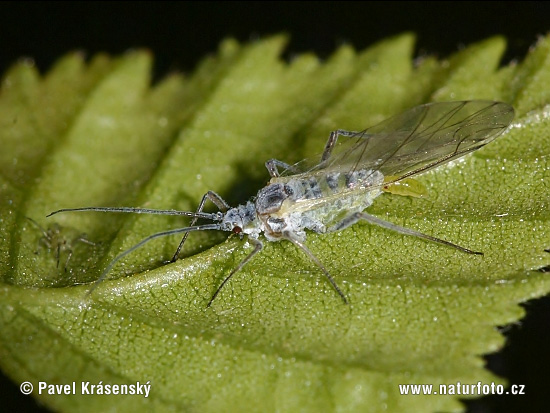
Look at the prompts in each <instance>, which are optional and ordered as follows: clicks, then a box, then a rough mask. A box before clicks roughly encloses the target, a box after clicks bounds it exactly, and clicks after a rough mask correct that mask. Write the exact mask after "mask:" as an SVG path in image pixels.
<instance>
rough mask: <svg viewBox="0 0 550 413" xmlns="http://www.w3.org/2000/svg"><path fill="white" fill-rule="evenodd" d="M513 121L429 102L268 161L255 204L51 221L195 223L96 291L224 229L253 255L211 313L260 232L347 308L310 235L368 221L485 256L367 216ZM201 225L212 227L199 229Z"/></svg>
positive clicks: (473, 105) (503, 110) (497, 105)
mask: <svg viewBox="0 0 550 413" xmlns="http://www.w3.org/2000/svg"><path fill="white" fill-rule="evenodd" d="M513 118H514V109H513V108H512V107H511V106H510V105H508V104H506V103H501V102H491V101H481V100H474V101H463V102H441V103H429V104H426V105H421V106H417V107H414V108H412V109H409V110H407V111H406V112H404V113H402V114H400V115H397V116H395V117H392V118H390V119H387V120H385V121H383V122H382V123H380V124H378V125H376V126H373V127H371V128H369V129H365V130H364V131H361V132H352V131H346V130H336V131H333V132H331V134H330V136H329V138H328V141H327V143H326V145H325V149H324V152H323V154H322V155H321V157H320V159H313V160H311V159H305V160H303V161H301V162H298V163H297V164H295V165H289V164H286V163H284V162H281V161H279V160H276V159H271V160H269V161H267V162H266V168H267V170H268V171H269V174H270V175H271V180H270V181H269V184H268V185H267V186H266V187H264V188H262V189H261V190H260V191H259V192H258V194H257V195H256V197H255V198H253V199H252V200H250V201H248V202H247V203H245V204H244V205H239V206H237V207H234V208H232V207H230V206H229V204H228V203H227V202H226V201H224V200H223V198H222V197H221V196H219V195H218V194H216V193H215V192H213V191H208V192H207V193H206V194H205V195H204V196H203V197H202V200H201V202H200V203H199V207H198V209H197V211H196V212H188V211H177V210H155V209H145V208H127V207H120V208H111V207H87V208H71V209H61V210H58V211H55V212H52V213H51V214H50V216H51V215H54V214H57V213H60V212H68V211H100V212H125V213H139V214H160V215H183V216H188V217H191V218H192V220H191V224H190V226H189V227H185V228H177V229H172V230H168V231H163V232H159V233H157V234H153V235H150V236H149V237H147V238H145V239H144V240H142V241H141V242H139V243H138V244H136V245H135V246H133V247H132V248H130V249H128V250H126V251H124V252H122V253H121V254H119V255H118V256H117V257H115V258H114V259H113V261H111V263H110V264H109V265H108V266H107V267H106V268H105V270H104V271H103V274H102V275H101V277H100V278H99V279H98V281H97V282H96V284H95V285H97V283H98V282H100V281H101V280H103V279H104V278H105V276H106V274H107V273H108V272H109V271H110V270H111V268H113V266H114V265H115V264H116V263H117V262H118V261H119V260H120V259H121V258H123V257H124V256H126V255H128V254H130V253H131V252H133V251H135V250H136V249H137V248H139V247H141V246H142V245H143V244H145V243H146V242H149V241H151V240H153V239H155V238H159V237H164V236H168V235H172V234H179V233H183V234H184V235H183V238H182V240H181V242H180V244H179V246H178V248H177V250H176V253H175V254H174V256H173V258H172V261H175V260H176V259H177V258H178V255H179V253H180V251H181V248H182V247H183V244H184V243H185V240H186V239H187V236H188V235H189V233H190V232H192V231H206V230H220V231H227V232H233V233H235V234H239V235H240V236H241V237H242V236H243V234H247V235H248V239H249V240H250V242H251V244H252V245H253V246H254V250H253V251H252V252H251V253H250V254H248V256H247V257H246V258H245V259H244V260H242V261H241V263H240V264H239V265H238V266H237V267H236V268H235V269H233V270H232V271H231V273H230V274H229V275H228V276H227V277H226V278H225V279H224V280H223V282H222V283H221V284H220V286H219V287H218V288H217V290H216V292H215V293H214V294H213V295H212V298H211V299H210V301H209V302H208V305H207V306H208V307H209V306H210V305H211V304H212V302H213V301H214V299H215V298H216V296H217V295H218V294H219V292H220V291H221V289H222V288H223V286H224V285H225V284H226V283H227V282H228V281H229V280H230V279H231V277H233V275H235V273H237V272H238V271H239V270H240V269H242V268H243V267H244V266H245V265H246V264H247V263H248V262H249V261H250V260H251V259H252V257H254V255H256V254H257V253H258V252H260V251H261V250H262V248H263V243H262V241H261V240H260V239H259V237H260V234H262V233H263V234H264V237H265V238H266V239H267V240H268V241H280V240H287V241H290V242H292V243H293V244H294V245H296V246H297V247H298V248H300V249H301V250H302V251H303V252H304V253H305V254H306V255H307V256H308V257H309V259H310V260H311V261H313V262H314V263H315V264H316V265H317V266H318V267H319V268H320V269H321V271H322V272H323V273H324V275H325V276H326V278H327V279H328V281H329V282H330V284H331V285H332V287H333V288H334V289H335V290H336V292H337V293H338V294H339V295H340V297H341V298H342V300H343V301H344V303H347V299H346V296H345V295H344V293H343V292H342V291H341V290H340V288H339V287H338V285H337V284H336V282H335V281H334V279H333V278H332V277H331V275H330V273H329V272H328V270H327V269H326V268H325V266H324V265H323V264H322V263H321V261H320V260H319V259H318V258H317V257H316V256H315V255H313V253H312V252H311V251H310V250H309V249H308V248H307V247H306V245H305V244H304V241H305V239H306V232H305V230H306V229H307V230H311V231H313V232H317V233H327V232H333V231H340V230H342V229H344V228H346V227H349V226H350V225H353V224H355V223H356V222H357V221H360V220H365V221H368V222H370V223H372V224H375V225H379V226H381V227H384V228H387V229H390V230H393V231H396V232H399V233H401V234H405V235H413V236H416V237H420V238H424V239H426V240H429V241H433V242H437V243H439V244H444V245H447V246H450V247H453V248H456V249H458V250H460V251H462V252H465V253H468V254H479V255H482V253H481V252H475V251H472V250H470V249H467V248H464V247H461V246H459V245H456V244H453V243H451V242H449V241H445V240H442V239H439V238H435V237H432V236H430V235H426V234H423V233H420V232H418V231H415V230H411V229H408V228H404V227H400V226H398V225H395V224H392V223H391V222H387V221H383V220H382V219H380V218H377V217H375V216H373V215H370V214H367V213H366V212H363V210H365V209H366V208H367V207H369V206H370V205H371V204H372V203H373V201H374V199H375V198H376V197H377V196H379V195H380V194H381V193H382V192H383V191H384V190H388V188H391V186H392V184H397V183H399V182H401V181H403V180H404V179H406V178H409V177H412V176H414V175H417V174H420V173H422V172H425V171H428V170H430V169H432V168H435V167H436V166H439V165H441V164H443V163H445V162H449V161H450V160H452V159H456V158H459V157H461V156H464V155H466V154H467V153H470V152H473V151H475V150H477V149H479V148H481V147H482V146H484V145H486V144H487V143H489V142H491V141H492V140H493V139H495V138H496V137H497V136H498V135H500V134H501V133H502V132H503V131H504V130H505V129H506V128H507V127H508V125H509V124H510V123H511V121H512V119H513ZM339 138H340V139H339ZM279 168H281V172H279ZM390 192H391V191H390ZM206 200H210V201H211V202H212V203H214V205H216V207H217V208H218V209H219V212H216V213H207V212H203V207H204V204H205V202H206ZM199 218H203V219H206V220H210V221H212V223H210V224H203V225H195V223H196V221H197V220H198V219H199ZM95 285H94V287H95ZM94 287H92V290H93V288H94ZM90 291H91V290H90Z"/></svg>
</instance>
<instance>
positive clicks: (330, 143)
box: [321, 129, 361, 164]
mask: <svg viewBox="0 0 550 413" xmlns="http://www.w3.org/2000/svg"><path fill="white" fill-rule="evenodd" d="M360 133H361V132H353V131H347V130H343V129H338V130H334V131H332V132H330V136H329V137H328V140H327V143H326V144H325V149H324V150H323V155H322V156H321V164H322V163H323V162H326V161H327V160H328V159H329V158H330V155H331V154H332V150H333V149H334V146H335V145H336V142H338V136H348V137H349V136H356V135H358V134H360Z"/></svg>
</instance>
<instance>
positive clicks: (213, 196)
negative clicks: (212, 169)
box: [170, 191, 231, 262]
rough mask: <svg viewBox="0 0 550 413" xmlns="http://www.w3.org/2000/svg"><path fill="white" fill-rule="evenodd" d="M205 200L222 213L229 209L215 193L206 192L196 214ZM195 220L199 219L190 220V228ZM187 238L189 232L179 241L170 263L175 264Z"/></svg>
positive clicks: (199, 211)
mask: <svg viewBox="0 0 550 413" xmlns="http://www.w3.org/2000/svg"><path fill="white" fill-rule="evenodd" d="M207 199H209V200H210V201H212V203H213V204H214V205H216V206H217V207H218V209H219V210H220V211H222V212H226V211H227V210H228V209H229V208H231V207H230V206H229V204H228V203H227V202H225V200H224V199H223V198H222V197H221V196H219V195H218V194H217V193H215V192H214V191H208V192H207V193H206V194H204V195H203V197H202V199H201V202H200V203H199V207H198V208H197V213H201V212H202V209H203V208H204V204H205V202H206V200H207ZM197 219H199V218H198V217H196V216H195V217H194V218H193V219H192V220H191V224H190V226H193V225H195V223H196V222H197ZM188 236H189V232H186V233H185V234H184V235H183V238H182V239H181V241H180V243H179V245H178V249H177V250H176V252H175V253H174V256H173V257H172V259H171V260H170V262H176V260H177V259H178V256H179V255H180V252H181V249H182V248H183V244H185V241H186V240H187V237H188Z"/></svg>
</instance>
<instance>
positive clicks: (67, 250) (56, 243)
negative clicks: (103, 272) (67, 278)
mask: <svg viewBox="0 0 550 413" xmlns="http://www.w3.org/2000/svg"><path fill="white" fill-rule="evenodd" d="M27 219H28V220H29V222H31V223H32V224H33V225H34V226H35V227H37V228H38V229H39V230H40V231H41V232H42V237H40V239H39V240H38V247H44V248H46V249H47V250H50V251H54V254H55V260H56V268H59V262H60V260H61V256H62V255H63V254H65V255H66V256H67V258H66V259H65V264H64V265H63V271H64V272H67V268H68V266H69V261H70V260H71V258H72V256H73V248H74V245H76V243H79V242H80V243H82V244H87V245H96V244H95V243H94V242H92V241H90V240H88V239H87V238H86V235H85V234H78V235H75V234H72V236H70V237H69V238H67V236H66V234H63V229H62V227H61V226H60V225H59V224H52V225H49V226H48V228H47V229H45V228H43V227H42V226H41V225H40V224H39V223H38V222H36V221H35V220H34V219H32V218H29V217H27ZM35 254H38V250H36V251H35Z"/></svg>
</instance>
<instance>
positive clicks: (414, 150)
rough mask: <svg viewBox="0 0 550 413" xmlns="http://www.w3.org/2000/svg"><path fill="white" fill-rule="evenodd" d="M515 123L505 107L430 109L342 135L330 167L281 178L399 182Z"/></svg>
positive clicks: (473, 104)
mask: <svg viewBox="0 0 550 413" xmlns="http://www.w3.org/2000/svg"><path fill="white" fill-rule="evenodd" d="M513 118H514V109H513V108H512V106H510V105H508V104H506V103H502V102H492V101H483V100H473V101H462V102H439V103H429V104H426V105H421V106H417V107H414V108H412V109H409V110H407V111H406V112H403V113H402V114H400V115H397V116H394V117H392V118H389V119H387V120H385V121H383V122H381V123H379V124H378V125H375V126H373V127H371V128H369V129H366V130H364V131H362V132H345V131H342V133H341V134H340V138H339V139H338V140H337V142H336V143H335V145H334V146H333V148H332V152H331V153H330V156H329V157H328V158H327V159H326V160H325V161H323V162H321V157H319V158H318V159H317V160H313V159H312V160H309V159H306V160H304V161H302V162H299V163H298V164H296V165H293V166H292V167H290V168H288V169H286V170H285V171H284V172H283V173H282V174H281V175H282V176H289V175H295V174H296V173H303V174H313V173H327V172H332V171H334V172H336V171H338V172H344V173H347V172H352V171H354V170H369V169H370V170H376V171H380V172H381V173H382V174H383V175H384V176H397V177H398V178H397V179H396V180H399V179H403V178H405V177H409V176H412V175H415V174H418V173H420V172H424V171H426V170H428V169H431V168H434V167H436V166H438V165H440V164H442V163H445V162H448V161H450V160H452V159H455V158H458V157H461V156H463V155H465V154H466V153H468V152H472V151H475V150H476V149H479V148H480V147H482V146H483V145H486V144H487V143H489V142H491V141H492V140H493V139H495V138H496V137H497V136H498V135H499V134H501V133H502V132H503V131H504V130H505V129H506V128H507V127H508V125H509V124H510V123H511V122H512V119H513ZM312 161H314V162H312Z"/></svg>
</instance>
